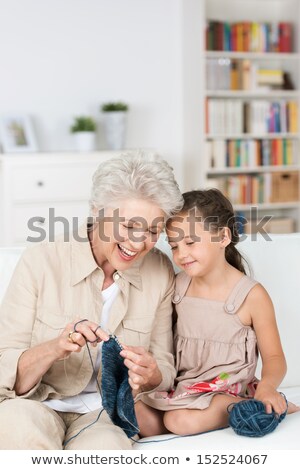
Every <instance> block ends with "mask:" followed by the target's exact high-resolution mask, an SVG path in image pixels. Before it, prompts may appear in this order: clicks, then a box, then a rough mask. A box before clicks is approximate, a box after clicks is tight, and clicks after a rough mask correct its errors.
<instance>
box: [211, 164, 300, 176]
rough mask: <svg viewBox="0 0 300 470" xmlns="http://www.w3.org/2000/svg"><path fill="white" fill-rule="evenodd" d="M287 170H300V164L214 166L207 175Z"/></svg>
mask: <svg viewBox="0 0 300 470" xmlns="http://www.w3.org/2000/svg"><path fill="white" fill-rule="evenodd" d="M287 171H300V165H278V166H275V165H272V166H256V167H237V168H236V167H230V168H212V169H210V170H208V171H207V176H208V177H210V176H215V175H220V176H223V175H234V174H249V173H276V172H287Z"/></svg>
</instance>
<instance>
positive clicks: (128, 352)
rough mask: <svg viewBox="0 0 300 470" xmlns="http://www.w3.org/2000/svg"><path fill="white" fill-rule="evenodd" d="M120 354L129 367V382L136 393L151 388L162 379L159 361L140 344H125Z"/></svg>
mask: <svg viewBox="0 0 300 470" xmlns="http://www.w3.org/2000/svg"><path fill="white" fill-rule="evenodd" d="M120 355H121V356H122V357H123V358H124V364H125V366H126V367H127V368H128V382H129V385H130V386H131V388H132V390H133V392H134V395H136V394H137V393H139V392H143V391H147V390H151V389H153V388H155V387H157V386H158V385H159V384H160V382H161V381H162V375H161V372H160V370H159V368H158V365H157V362H156V360H155V359H154V357H153V356H152V354H150V353H149V352H148V351H146V350H145V349H144V348H143V347H140V346H124V345H123V350H122V351H121V352H120Z"/></svg>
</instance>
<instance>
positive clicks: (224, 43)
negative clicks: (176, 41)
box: [206, 20, 293, 52]
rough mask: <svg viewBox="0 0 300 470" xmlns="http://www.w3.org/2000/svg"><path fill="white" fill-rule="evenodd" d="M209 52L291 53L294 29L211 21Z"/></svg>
mask: <svg viewBox="0 0 300 470" xmlns="http://www.w3.org/2000/svg"><path fill="white" fill-rule="evenodd" d="M206 49H207V50H208V51H238V52H292V51H293V25H292V23H290V22H280V23H256V22H249V21H241V22H238V23H229V22H221V21H213V20H211V21H208V22H207V25H206Z"/></svg>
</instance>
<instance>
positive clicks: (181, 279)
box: [172, 271, 191, 304]
mask: <svg viewBox="0 0 300 470" xmlns="http://www.w3.org/2000/svg"><path fill="white" fill-rule="evenodd" d="M190 282H191V278H190V277H189V276H187V274H185V272H184V271H182V272H180V273H178V274H177V276H176V280H175V292H174V294H173V296H172V302H173V304H179V302H181V300H182V298H183V297H184V295H185V293H186V291H187V289H188V287H189V285H190Z"/></svg>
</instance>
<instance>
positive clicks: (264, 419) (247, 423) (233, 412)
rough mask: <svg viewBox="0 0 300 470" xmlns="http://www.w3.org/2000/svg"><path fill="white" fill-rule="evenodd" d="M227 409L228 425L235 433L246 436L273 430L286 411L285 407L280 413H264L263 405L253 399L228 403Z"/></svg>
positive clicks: (254, 435) (260, 435) (259, 434)
mask: <svg viewBox="0 0 300 470" xmlns="http://www.w3.org/2000/svg"><path fill="white" fill-rule="evenodd" d="M284 398H285V397H284ZM286 403H287V402H286ZM227 410H228V411H229V425H230V426H231V427H232V429H233V430H234V431H235V432H236V433H237V434H239V435H240V436H247V437H262V436H265V435H266V434H268V433H270V432H272V431H274V429H276V428H277V426H278V424H279V423H280V422H281V421H282V420H283V419H284V418H285V416H286V413H287V407H286V411H285V412H284V413H282V414H281V415H278V414H277V413H275V412H274V411H272V413H266V410H265V405H264V404H263V403H262V402H261V401H259V400H255V399H249V400H243V401H240V402H239V403H235V404H233V405H229V407H228V408H227Z"/></svg>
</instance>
